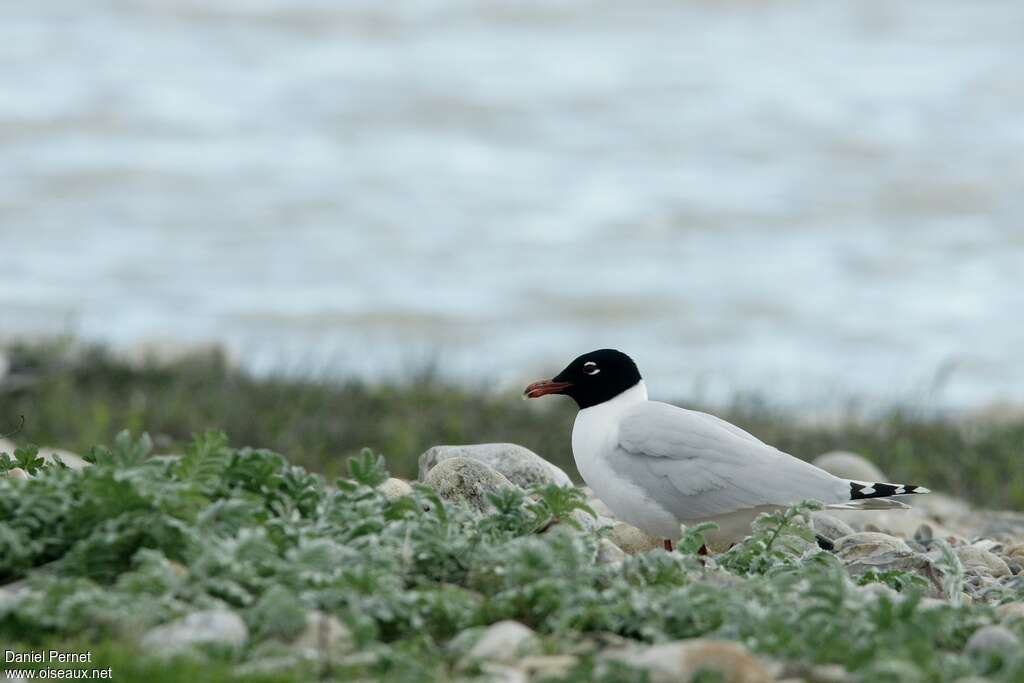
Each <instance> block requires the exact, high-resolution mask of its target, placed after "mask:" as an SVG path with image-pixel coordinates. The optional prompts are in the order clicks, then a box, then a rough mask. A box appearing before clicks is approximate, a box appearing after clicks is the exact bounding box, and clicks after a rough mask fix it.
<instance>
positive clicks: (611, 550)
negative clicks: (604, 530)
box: [595, 538, 626, 564]
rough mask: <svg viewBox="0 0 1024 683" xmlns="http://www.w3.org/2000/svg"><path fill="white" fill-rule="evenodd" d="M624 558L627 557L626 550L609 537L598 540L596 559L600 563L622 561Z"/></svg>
mask: <svg viewBox="0 0 1024 683" xmlns="http://www.w3.org/2000/svg"><path fill="white" fill-rule="evenodd" d="M624 559H626V553H625V551H623V550H622V548H620V547H619V546H617V545H615V544H614V543H612V542H611V541H609V540H608V539H607V538H602V539H601V540H599V541H598V542H597V557H596V560H595V561H596V562H597V563H598V564H611V563H612V562H622V561H623V560H624Z"/></svg>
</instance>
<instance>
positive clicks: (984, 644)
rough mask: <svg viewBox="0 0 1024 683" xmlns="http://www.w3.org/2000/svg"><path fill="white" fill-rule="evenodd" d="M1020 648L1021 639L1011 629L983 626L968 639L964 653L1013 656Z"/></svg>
mask: <svg viewBox="0 0 1024 683" xmlns="http://www.w3.org/2000/svg"><path fill="white" fill-rule="evenodd" d="M1019 647H1020V639H1019V638H1018V637H1017V634H1015V633H1014V632H1013V631H1011V630H1010V629H1008V628H1006V627H1005V626H1001V625H999V624H992V625H989V626H982V627H981V628H979V629H978V630H977V631H975V632H974V634H973V635H972V636H971V637H970V639H968V641H967V646H966V647H965V648H964V651H965V652H967V653H968V654H1001V655H1004V656H1005V655H1011V654H1013V653H1014V652H1016V651H1017V649H1018V648H1019Z"/></svg>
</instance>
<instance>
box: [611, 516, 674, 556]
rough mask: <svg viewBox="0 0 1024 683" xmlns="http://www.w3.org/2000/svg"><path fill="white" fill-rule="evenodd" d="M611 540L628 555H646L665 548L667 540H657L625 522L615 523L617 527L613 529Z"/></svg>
mask: <svg viewBox="0 0 1024 683" xmlns="http://www.w3.org/2000/svg"><path fill="white" fill-rule="evenodd" d="M611 540H612V543H614V544H615V545H617V546H619V548H621V549H622V550H624V551H625V552H626V554H627V555H636V554H637V553H646V552H647V551H649V550H654V549H656V548H664V547H665V539H662V538H655V537H654V536H651V535H649V534H646V533H644V532H643V531H640V530H639V529H637V528H636V527H635V526H633V525H632V524H626V523H625V522H616V523H615V526H613V527H612V536H611Z"/></svg>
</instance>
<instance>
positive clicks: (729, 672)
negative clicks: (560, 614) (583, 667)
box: [606, 638, 775, 683]
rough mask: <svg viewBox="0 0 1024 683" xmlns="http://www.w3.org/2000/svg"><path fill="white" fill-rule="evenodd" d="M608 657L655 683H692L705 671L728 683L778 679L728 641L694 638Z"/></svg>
mask: <svg viewBox="0 0 1024 683" xmlns="http://www.w3.org/2000/svg"><path fill="white" fill-rule="evenodd" d="M606 656H607V658H609V659H614V660H618V661H621V662H623V663H625V664H628V665H629V666H632V667H635V668H638V669H642V670H644V671H646V672H647V674H648V675H649V676H650V680H651V681H652V683H675V682H676V681H690V680H692V679H693V678H694V676H696V675H697V673H698V672H700V671H702V670H703V671H708V672H716V673H718V674H720V675H721V678H722V679H723V680H724V681H726V683H769V682H770V681H773V680H774V678H775V677H774V676H773V675H772V673H771V672H770V671H769V670H768V668H767V667H766V666H765V665H764V664H762V663H761V662H760V661H759V660H758V659H757V658H756V657H754V656H753V655H752V654H751V653H750V652H749V651H748V650H747V649H746V648H745V647H743V646H742V645H740V644H739V643H735V642H732V641H727V640H711V639H705V638H693V639H691V640H678V641H675V642H671V643H662V644H660V645H651V646H648V647H639V648H632V649H628V650H625V651H623V652H612V653H609V654H608V655H606Z"/></svg>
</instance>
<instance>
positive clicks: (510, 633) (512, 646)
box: [469, 619, 538, 662]
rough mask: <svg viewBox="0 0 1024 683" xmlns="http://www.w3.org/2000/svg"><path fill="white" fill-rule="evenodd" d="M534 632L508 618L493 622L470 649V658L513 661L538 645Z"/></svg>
mask: <svg viewBox="0 0 1024 683" xmlns="http://www.w3.org/2000/svg"><path fill="white" fill-rule="evenodd" d="M537 645H538V640H537V636H536V635H535V634H534V632H533V631H532V630H531V629H530V628H529V627H527V626H524V625H522V624H520V623H519V622H518V621H512V620H510V619H506V620H505V621H499V622H496V623H493V624H491V625H490V626H488V627H487V629H486V630H485V631H484V632H483V634H482V635H481V636H480V639H479V640H477V641H476V644H475V645H473V647H472V649H470V651H469V657H470V659H487V660H494V661H498V662H513V661H515V660H517V659H519V657H521V656H522V655H523V654H525V653H526V652H528V651H530V650H533V649H535V648H536V647H537Z"/></svg>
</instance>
